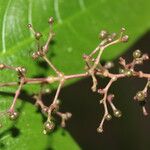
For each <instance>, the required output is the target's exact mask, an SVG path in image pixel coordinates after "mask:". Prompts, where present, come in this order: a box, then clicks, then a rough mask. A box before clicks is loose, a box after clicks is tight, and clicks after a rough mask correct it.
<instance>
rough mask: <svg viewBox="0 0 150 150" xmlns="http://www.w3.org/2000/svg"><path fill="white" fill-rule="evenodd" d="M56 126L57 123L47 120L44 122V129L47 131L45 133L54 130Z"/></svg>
mask: <svg viewBox="0 0 150 150" xmlns="http://www.w3.org/2000/svg"><path fill="white" fill-rule="evenodd" d="M54 127H55V124H54V123H53V122H52V121H46V122H45V123H44V131H45V134H46V133H49V132H51V131H53V129H54ZM44 131H43V132H44Z"/></svg>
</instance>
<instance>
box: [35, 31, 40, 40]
mask: <svg viewBox="0 0 150 150" xmlns="http://www.w3.org/2000/svg"><path fill="white" fill-rule="evenodd" d="M41 37H42V34H41V33H40V32H36V33H35V38H36V39H37V40H39V39H40V38H41Z"/></svg>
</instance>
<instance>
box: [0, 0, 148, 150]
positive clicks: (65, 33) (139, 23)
mask: <svg viewBox="0 0 150 150" xmlns="http://www.w3.org/2000/svg"><path fill="white" fill-rule="evenodd" d="M149 5H150V2H149V1H148V0H145V1H144V2H143V0H137V1H136V2H135V1H130V0H120V1H117V0H113V1H110V0H94V1H91V0H69V1H65V0H26V1H25V0H5V1H4V0H0V20H1V22H0V29H1V35H0V63H6V64H8V65H13V66H18V65H19V66H25V67H26V68H27V69H28V73H27V75H28V76H30V77H32V76H35V75H41V74H44V75H49V74H50V73H49V70H47V69H45V68H42V67H40V66H39V65H37V63H36V62H34V61H33V60H32V59H31V57H30V54H31V51H34V50H36V48H35V46H34V42H33V37H32V35H31V33H30V32H29V31H28V30H27V28H26V25H27V24H28V23H32V24H33V26H34V27H35V28H36V30H38V31H41V32H43V34H45V36H44V39H46V35H47V33H48V29H49V27H48V24H47V20H48V18H49V17H50V16H54V19H55V20H56V22H55V25H54V30H55V31H56V37H55V43H54V45H53V46H52V47H51V51H52V52H53V53H54V54H55V56H54V57H52V58H51V59H52V61H53V63H54V64H55V65H56V66H57V67H58V68H59V69H60V70H62V71H63V72H65V73H67V74H71V73H79V72H82V71H83V66H84V61H83V60H82V54H83V53H89V52H90V51H91V49H94V48H95V47H96V45H97V44H98V43H99V40H98V33H99V31H100V30H101V29H108V30H109V31H110V32H114V31H115V32H119V29H120V28H121V27H126V28H127V33H128V34H129V35H130V37H131V39H130V42H129V43H128V44H124V45H123V44H120V45H119V46H114V47H113V48H110V49H107V50H106V51H105V53H104V55H103V59H114V58H115V57H117V56H119V55H120V54H121V53H123V52H124V51H125V50H126V49H127V48H128V47H129V46H130V45H131V44H133V43H134V42H135V41H136V40H137V39H138V38H139V37H140V36H141V35H142V34H144V33H145V32H146V31H147V30H148V29H149V27H150V22H149V19H150V17H149ZM49 56H50V53H49ZM14 80H16V74H15V73H13V72H10V71H3V72H1V76H0V81H1V82H5V81H14ZM33 89H34V91H33ZM14 90H15V88H3V89H2V91H7V92H14ZM26 90H27V91H28V93H32V92H35V91H37V90H38V87H34V88H33V86H27V87H26ZM7 95H9V94H7V93H2V95H1V97H0V99H1V100H0V101H1V103H0V104H1V106H0V109H1V110H6V109H7V108H8V107H9V105H10V104H11V101H12V99H13V97H12V96H10V97H8V96H7ZM22 105H23V106H22ZM17 107H18V108H20V107H21V116H20V118H19V120H18V121H17V123H14V125H15V126H16V127H15V128H17V129H15V130H18V129H19V133H20V134H19V135H18V136H16V137H13V136H12V135H11V134H12V133H11V132H12V131H11V130H9V129H10V128H11V127H12V124H11V123H10V122H9V121H8V119H7V118H2V123H3V122H4V123H3V124H4V125H5V126H4V129H1V133H0V137H1V143H2V144H1V147H3V148H5V149H9V147H10V146H11V149H18V146H19V149H31V148H32V149H37V148H38V149H43V148H46V146H47V145H50V146H51V147H52V148H54V149H56V150H61V149H66V150H69V149H75V150H77V149H80V148H79V147H78V146H77V144H76V143H75V141H74V140H73V139H72V138H71V137H70V135H69V133H67V131H64V132H65V136H63V135H61V131H60V130H58V131H57V132H54V133H53V134H52V135H51V136H44V135H43V134H42V133H41V131H42V118H41V116H40V114H37V113H36V112H35V109H34V107H33V106H32V105H31V104H29V103H23V104H22V102H21V101H19V103H18V106H17ZM81 134H82V133H81ZM83 134H84V133H83ZM57 146H58V147H57Z"/></svg>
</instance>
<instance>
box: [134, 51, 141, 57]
mask: <svg viewBox="0 0 150 150" xmlns="http://www.w3.org/2000/svg"><path fill="white" fill-rule="evenodd" d="M141 55H142V53H141V51H140V50H139V49H138V50H136V51H134V52H133V57H134V58H140V57H141Z"/></svg>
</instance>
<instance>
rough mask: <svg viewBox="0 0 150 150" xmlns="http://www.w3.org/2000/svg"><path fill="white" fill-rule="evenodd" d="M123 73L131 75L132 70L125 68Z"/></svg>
mask: <svg viewBox="0 0 150 150" xmlns="http://www.w3.org/2000/svg"><path fill="white" fill-rule="evenodd" d="M124 73H125V75H126V76H127V77H131V76H132V71H131V70H128V69H127V70H125V72H124Z"/></svg>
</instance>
